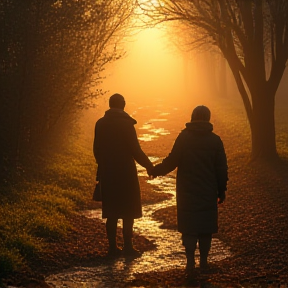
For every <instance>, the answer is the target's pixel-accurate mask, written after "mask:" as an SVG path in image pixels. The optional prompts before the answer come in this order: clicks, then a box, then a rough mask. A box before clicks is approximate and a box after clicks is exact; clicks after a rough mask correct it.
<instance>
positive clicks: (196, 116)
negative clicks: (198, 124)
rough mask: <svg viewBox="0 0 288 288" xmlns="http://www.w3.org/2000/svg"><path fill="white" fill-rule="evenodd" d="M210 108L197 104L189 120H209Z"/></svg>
mask: <svg viewBox="0 0 288 288" xmlns="http://www.w3.org/2000/svg"><path fill="white" fill-rule="evenodd" d="M210 116H211V113H210V110H209V109H208V107H206V106H204V105H200V106H197V107H196V108H195V109H194V110H193V112H192V116H191V121H207V122H209V121H210Z"/></svg>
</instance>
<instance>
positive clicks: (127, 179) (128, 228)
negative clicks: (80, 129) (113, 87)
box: [93, 94, 153, 256]
mask: <svg viewBox="0 0 288 288" xmlns="http://www.w3.org/2000/svg"><path fill="white" fill-rule="evenodd" d="M109 106H110V109H109V110H107V111H106V112H105V115H104V117H102V118H100V119H99V120H98V121H97V122H96V125H95V138H94V146H93V151H94V156H95V159H96V162H97V164H98V170H97V177H98V180H99V181H100V183H101V190H102V217H103V218H107V221H106V232H107V238H108V241H109V252H108V254H110V255H112V256H117V255H118V254H119V253H120V252H121V249H120V248H118V246H117V243H116V229H117V222H118V219H123V238H124V248H123V252H124V253H125V254H126V255H134V256H138V254H139V253H137V252H139V251H137V250H136V249H134V248H133V245H132V237H133V224H134V219H136V218H140V217H142V206H141V195H140V187H139V181H138V176H137V169H136V164H135V160H136V161H137V162H138V163H139V164H140V165H141V166H143V167H145V168H146V169H147V171H148V170H149V171H151V169H152V168H153V164H152V163H151V161H150V160H149V159H148V157H147V156H146V155H145V153H144V152H143V151H142V149H141V147H140V145H139V142H138V138H137V135H136V131H135V128H134V125H135V124H136V123H137V122H136V120H134V119H133V118H131V117H130V116H129V115H128V114H127V113H126V112H125V111H124V107H125V99H124V97H123V96H122V95H120V94H114V95H112V96H111V97H110V99H109Z"/></svg>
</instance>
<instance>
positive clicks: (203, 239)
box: [199, 234, 212, 271]
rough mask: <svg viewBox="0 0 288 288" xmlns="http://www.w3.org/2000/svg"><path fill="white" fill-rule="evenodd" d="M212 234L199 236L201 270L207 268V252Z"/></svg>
mask: <svg viewBox="0 0 288 288" xmlns="http://www.w3.org/2000/svg"><path fill="white" fill-rule="evenodd" d="M211 241H212V235H210V234H207V235H201V236H200V237H199V250H200V269H201V270H203V271H207V270H209V264H208V254H209V251H210V248H211Z"/></svg>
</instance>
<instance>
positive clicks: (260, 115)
mask: <svg viewBox="0 0 288 288" xmlns="http://www.w3.org/2000/svg"><path fill="white" fill-rule="evenodd" d="M259 92H260V91H258V94H257V95H252V102H253V113H252V117H251V121H250V127H251V136H252V153H251V160H252V161H253V160H255V161H258V160H264V161H271V160H272V161H273V160H276V159H277V158H278V154H277V150H276V140H275V117H274V110H275V95H267V92H266V94H263V91H262V94H260V93H261V92H260V93H259ZM264 93H265V92H264ZM260 96H261V97H260Z"/></svg>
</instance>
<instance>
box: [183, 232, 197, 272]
mask: <svg viewBox="0 0 288 288" xmlns="http://www.w3.org/2000/svg"><path fill="white" fill-rule="evenodd" d="M197 240H198V236H197V235H194V234H182V244H183V246H184V247H185V252H186V258H187V264H186V271H187V272H191V271H193V270H194V268H195V250H196V245H197Z"/></svg>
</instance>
